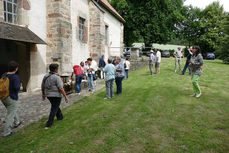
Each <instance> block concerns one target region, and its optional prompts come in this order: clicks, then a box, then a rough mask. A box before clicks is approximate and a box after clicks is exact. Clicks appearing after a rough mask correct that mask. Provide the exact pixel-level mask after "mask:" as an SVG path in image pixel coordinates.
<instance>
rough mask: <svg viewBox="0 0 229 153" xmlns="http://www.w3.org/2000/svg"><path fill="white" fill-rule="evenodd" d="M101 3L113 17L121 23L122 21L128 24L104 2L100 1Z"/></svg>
mask: <svg viewBox="0 0 229 153" xmlns="http://www.w3.org/2000/svg"><path fill="white" fill-rule="evenodd" d="M99 3H100V4H101V5H102V6H103V7H104V8H105V9H107V10H108V11H109V12H110V13H111V14H112V15H114V16H115V17H116V18H117V19H119V21H121V22H122V23H126V21H125V20H124V19H123V18H122V17H121V15H120V16H118V15H117V14H116V12H114V11H113V10H112V9H110V8H109V7H108V6H107V5H106V4H105V3H104V2H103V1H101V0H99Z"/></svg>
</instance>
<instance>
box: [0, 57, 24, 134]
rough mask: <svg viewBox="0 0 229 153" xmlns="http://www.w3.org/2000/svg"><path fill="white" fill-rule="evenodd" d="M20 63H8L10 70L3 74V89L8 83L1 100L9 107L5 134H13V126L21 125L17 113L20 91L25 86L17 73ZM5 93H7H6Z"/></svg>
mask: <svg viewBox="0 0 229 153" xmlns="http://www.w3.org/2000/svg"><path fill="white" fill-rule="evenodd" d="M18 66H19V65H18V63H17V62H15V61H11V62H9V63H8V72H7V73H5V74H3V75H2V78H1V85H0V86H1V89H3V88H2V87H3V85H7V87H6V86H5V87H6V88H7V91H6V92H4V91H3V92H2V90H0V91H1V92H0V93H1V96H0V98H1V101H2V103H3V105H4V106H5V107H6V109H7V115H6V120H5V124H4V129H3V136H4V137H7V136H11V135H13V134H14V132H13V131H12V128H17V127H18V126H19V125H21V123H22V122H21V121H20V120H19V117H18V114H17V108H18V92H19V90H23V87H21V86H20V79H19V76H18V75H17V74H16V72H17V71H18ZM4 93H5V94H4Z"/></svg>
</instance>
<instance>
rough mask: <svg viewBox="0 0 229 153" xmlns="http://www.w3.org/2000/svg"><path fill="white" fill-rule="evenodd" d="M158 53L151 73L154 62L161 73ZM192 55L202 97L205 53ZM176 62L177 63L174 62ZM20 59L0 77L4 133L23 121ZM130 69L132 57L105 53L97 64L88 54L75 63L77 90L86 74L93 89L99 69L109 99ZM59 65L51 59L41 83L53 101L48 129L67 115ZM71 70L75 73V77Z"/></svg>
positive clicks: (192, 49) (190, 63) (196, 93)
mask: <svg viewBox="0 0 229 153" xmlns="http://www.w3.org/2000/svg"><path fill="white" fill-rule="evenodd" d="M156 51H157V52H156V56H155V55H154V54H153V53H154V51H153V50H151V51H150V52H151V54H150V57H149V68H150V74H151V75H153V64H154V63H155V68H156V74H158V73H160V63H161V53H160V51H159V50H158V49H157V50H156ZM189 53H190V55H189V56H188V58H187V60H186V64H185V67H184V68H185V70H186V68H188V67H189V68H190V70H191V80H192V84H193V91H194V94H193V95H192V96H195V97H200V96H201V90H200V86H199V84H198V80H199V78H200V76H201V74H202V66H203V57H202V55H201V53H200V48H199V47H198V46H193V47H190V49H189ZM175 55H176V56H175V58H178V59H176V62H177V63H178V65H180V64H179V63H180V59H179V58H180V55H181V54H180V52H179V51H178V52H177V51H176V52H175ZM175 65H176V64H175ZM18 66H19V65H18V63H17V62H15V61H11V62H9V63H8V72H6V73H5V74H3V75H2V76H1V79H0V99H1V101H2V103H3V104H4V106H5V107H6V109H7V116H6V120H5V124H4V131H3V136H4V137H7V136H11V135H13V134H14V132H13V131H12V128H17V127H18V126H19V125H21V123H22V122H21V121H20V119H19V116H18V114H17V107H18V92H19V91H20V90H23V87H22V86H21V84H20V79H19V76H18V75H17V74H16V72H17V71H18ZM129 69H130V62H129V59H128V58H126V59H125V60H124V59H123V58H121V57H117V58H115V59H113V60H112V59H108V60H107V63H106V62H105V61H104V57H103V56H102V57H101V58H100V62H99V68H97V63H96V62H95V61H93V60H92V58H88V59H87V61H86V62H81V63H80V65H75V66H74V67H73V74H75V79H76V86H75V90H76V93H78V94H80V92H81V81H82V79H83V78H85V77H87V80H88V90H89V91H92V92H94V90H95V88H94V80H95V79H96V76H95V74H96V71H98V70H99V71H98V72H99V73H100V74H101V76H104V79H105V83H106V97H105V99H110V98H112V97H114V87H113V84H114V82H115V83H116V86H117V91H116V93H117V94H122V81H123V79H124V78H125V76H126V79H128V71H129ZM58 70H59V65H58V64H56V63H52V64H50V65H49V71H50V72H49V73H48V74H46V75H45V76H44V78H43V80H42V83H41V89H42V100H45V99H46V98H47V99H48V100H49V101H50V103H51V111H50V114H49V118H48V121H47V122H46V126H45V129H48V128H49V127H51V126H52V125H53V121H54V118H55V117H57V120H63V119H65V116H64V115H63V114H62V112H61V109H60V103H61V99H62V96H64V98H65V101H66V103H68V101H69V99H68V97H67V95H66V93H65V91H64V88H63V86H64V85H63V81H62V79H61V77H60V76H59V74H58ZM73 74H72V77H73Z"/></svg>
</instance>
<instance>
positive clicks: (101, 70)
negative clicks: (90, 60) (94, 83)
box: [98, 55, 106, 79]
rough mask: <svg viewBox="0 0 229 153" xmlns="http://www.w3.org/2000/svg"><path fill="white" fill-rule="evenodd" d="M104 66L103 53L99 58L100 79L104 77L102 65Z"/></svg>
mask: <svg viewBox="0 0 229 153" xmlns="http://www.w3.org/2000/svg"><path fill="white" fill-rule="evenodd" d="M105 66H106V63H105V61H104V55H102V57H101V58H100V59H99V71H98V72H99V73H98V76H99V78H100V79H103V78H104V72H103V69H104V67H105Z"/></svg>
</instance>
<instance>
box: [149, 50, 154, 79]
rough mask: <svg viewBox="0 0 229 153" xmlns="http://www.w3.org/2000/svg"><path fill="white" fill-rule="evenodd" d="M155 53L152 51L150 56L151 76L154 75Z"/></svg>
mask: <svg viewBox="0 0 229 153" xmlns="http://www.w3.org/2000/svg"><path fill="white" fill-rule="evenodd" d="M153 53H154V52H153V50H150V56H149V70H150V75H153V63H154V62H155V56H154V54H153Z"/></svg>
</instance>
